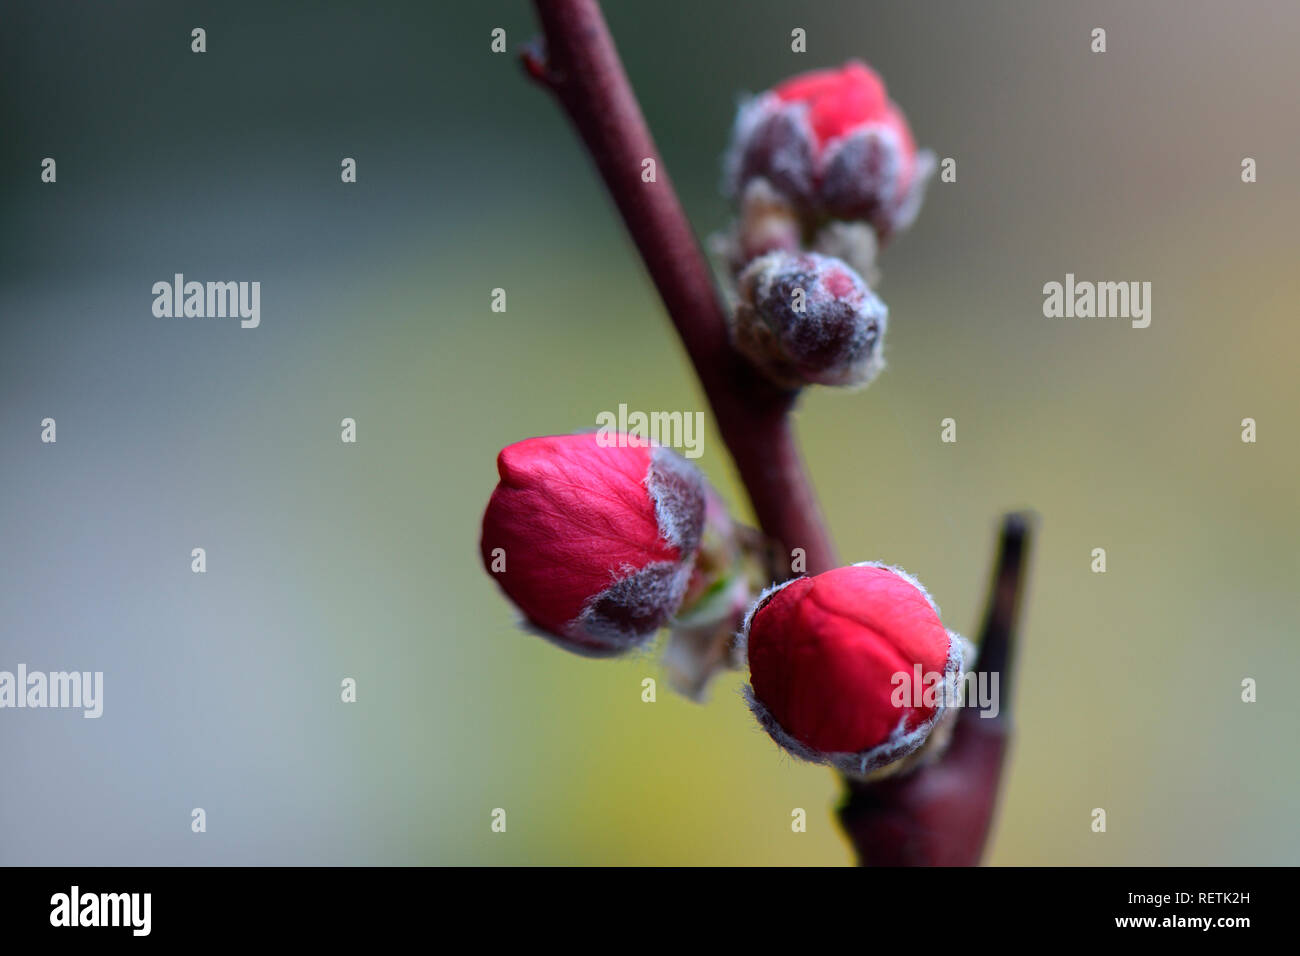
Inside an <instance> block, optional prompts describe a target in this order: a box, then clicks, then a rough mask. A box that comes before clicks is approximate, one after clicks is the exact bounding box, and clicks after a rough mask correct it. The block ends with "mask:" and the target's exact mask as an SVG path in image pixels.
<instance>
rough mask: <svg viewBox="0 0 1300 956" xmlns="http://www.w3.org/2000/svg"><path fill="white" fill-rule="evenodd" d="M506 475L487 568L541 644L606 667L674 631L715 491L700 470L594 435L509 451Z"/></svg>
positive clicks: (490, 523)
mask: <svg viewBox="0 0 1300 956" xmlns="http://www.w3.org/2000/svg"><path fill="white" fill-rule="evenodd" d="M601 439H604V440H603V441H602V440H601ZM497 470H498V472H499V473H500V476H501V481H500V483H499V484H498V485H497V487H496V490H495V491H493V492H492V498H491V500H490V501H489V502H488V506H487V510H486V512H484V515H483V536H482V540H481V542H480V548H481V550H482V554H483V563H484V566H485V567H486V568H487V569H488V572H489V573H490V574H492V576H493V577H494V578H496V579H497V583H498V584H500V585H501V589H502V590H503V591H505V593H506V596H507V597H509V598H510V600H511V601H513V602H514V604H515V605H516V606H517V607H518V608H519V609H520V610H521V611H522V612H523V614H524V616H525V618H526V619H527V622H528V623H529V624H531V625H532V626H533V627H534V628H535V629H537V630H538V631H540V632H541V633H542V636H544V637H548V638H550V639H551V640H553V641H555V642H556V643H558V644H560V645H561V646H562V647H565V648H567V649H569V650H572V651H575V652H577V653H580V654H585V655H588V656H607V655H612V654H618V653H621V652H623V651H626V650H629V649H631V648H634V647H637V646H639V645H641V644H643V643H644V642H645V641H647V640H648V639H649V638H650V637H652V636H653V635H654V633H655V631H656V630H658V629H659V628H660V627H661V626H663V625H664V624H665V623H666V622H667V621H668V619H669V618H670V617H671V616H672V615H673V613H674V612H675V611H676V610H677V608H678V606H679V605H680V604H681V602H682V598H683V596H684V595H685V593H686V590H687V585H688V584H689V583H690V581H691V573H692V569H693V566H694V560H695V553H696V549H697V547H698V545H699V541H700V534H701V531H702V528H703V524H704V509H705V494H706V488H707V485H706V483H705V481H704V478H703V476H702V475H701V474H700V473H699V472H698V471H697V470H696V469H695V467H694V466H693V465H691V464H690V463H689V462H687V461H686V460H685V459H683V458H681V457H680V456H678V455H677V454H676V453H674V452H672V451H669V450H668V449H666V448H659V447H653V446H651V445H650V444H648V443H647V442H645V441H644V440H642V439H640V438H637V437H635V436H628V435H619V436H617V441H613V440H612V436H601V435H598V434H597V433H588V434H580V435H557V436H552V437H548V438H530V439H528V440H526V441H521V442H518V443H516V444H514V445H510V446H508V447H506V448H504V449H502V451H501V454H500V455H498V456H497Z"/></svg>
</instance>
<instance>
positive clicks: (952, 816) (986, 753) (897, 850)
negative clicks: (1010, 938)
mask: <svg viewBox="0 0 1300 956" xmlns="http://www.w3.org/2000/svg"><path fill="white" fill-rule="evenodd" d="M1031 526H1032V519H1031V518H1030V516H1028V515H1025V514H1009V515H1007V516H1006V517H1004V518H1003V519H1002V531H1001V535H1000V539H999V545H998V555H997V561H996V564H995V566H994V570H993V580H992V583H991V584H990V586H989V596H988V606H987V610H986V611H985V616H984V626H983V630H982V633H981V635H980V639H979V640H980V650H979V655H978V658H977V659H976V661H975V670H976V671H977V672H980V673H985V674H990V675H991V674H997V675H998V688H997V702H998V713H997V716H996V717H989V716H981V710H980V709H978V708H976V707H973V706H966V707H963V708H962V710H961V713H960V714H959V715H958V717H957V727H956V729H955V730H954V731H953V736H952V741H951V743H950V745H949V747H948V750H947V751H946V752H945V753H944V755H943V757H942V758H941V759H940V760H938V761H937V762H936V763H934V764H931V765H929V766H926V767H922V768H921V769H919V770H917V771H915V772H913V773H910V774H907V775H905V776H900V777H897V778H887V779H885V780H881V781H878V782H876V783H858V782H853V781H849V782H848V785H847V794H846V796H845V800H844V803H843V805H842V806H841V807H840V811H839V815H840V823H841V824H842V825H843V826H844V830H845V832H846V833H848V835H849V839H850V840H852V841H853V846H854V848H855V849H856V850H857V854H858V862H859V863H861V864H863V865H871V866H973V865H975V864H976V863H978V862H979V860H980V854H981V853H982V852H983V850H984V844H985V842H986V841H987V839H988V835H989V830H990V829H991V828H992V823H993V811H994V809H995V808H996V805H997V796H998V783H999V781H1000V780H1001V779H1002V762H1003V758H1004V757H1005V756H1006V749H1007V742H1008V739H1009V737H1010V734H1011V708H1012V703H1013V697H1012V670H1013V668H1014V666H1015V638H1016V628H1017V626H1018V621H1019V615H1020V598H1021V594H1022V593H1023V591H1024V580H1025V569H1026V567H1027V563H1028V552H1029V544H1030V533H1031ZM990 686H991V685H990ZM968 703H969V702H968Z"/></svg>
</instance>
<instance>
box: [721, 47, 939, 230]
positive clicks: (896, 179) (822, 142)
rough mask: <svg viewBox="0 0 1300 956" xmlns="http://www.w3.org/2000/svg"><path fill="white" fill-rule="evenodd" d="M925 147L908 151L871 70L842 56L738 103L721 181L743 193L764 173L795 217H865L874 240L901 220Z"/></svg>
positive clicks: (902, 124) (917, 199) (923, 170)
mask: <svg viewBox="0 0 1300 956" xmlns="http://www.w3.org/2000/svg"><path fill="white" fill-rule="evenodd" d="M933 171H934V156H933V154H932V153H930V152H928V151H925V150H921V151H918V150H917V148H916V144H915V142H914V141H913V139H912V131H911V130H910V129H909V128H908V125H907V119H906V118H905V117H904V116H903V113H902V111H901V110H900V109H899V108H898V107H897V106H896V105H895V104H894V103H892V102H891V101H890V99H889V97H888V95H887V93H886V92H885V85H884V83H883V82H882V81H881V79H880V77H879V76H877V75H876V73H875V72H874V71H873V70H872V69H871V68H870V67H868V66H867V65H866V64H864V63H861V62H858V61H850V62H849V63H846V64H845V65H844V66H843V67H842V68H840V69H838V70H834V69H832V70H817V71H814V72H811V73H804V74H802V75H800V76H796V77H793V78H791V79H789V80H787V81H785V82H784V83H782V84H780V85H779V86H776V87H774V88H773V89H771V90H769V91H767V92H765V93H762V94H760V95H758V96H756V97H754V98H752V99H751V100H749V101H748V102H746V103H745V104H744V105H743V106H742V107H741V109H740V112H739V114H738V116H737V118H736V125H735V129H734V130H733V132H732V142H731V148H730V150H729V153H728V160H727V175H728V186H729V189H730V191H731V193H732V196H733V198H735V199H737V200H742V201H743V200H744V199H745V196H746V194H747V193H748V192H749V189H750V187H751V185H752V184H754V183H755V182H756V181H758V180H764V181H766V183H767V184H769V185H770V186H771V188H772V189H775V190H776V191H777V192H779V193H780V194H781V195H783V196H785V197H786V198H788V199H789V200H790V201H791V202H792V203H794V204H795V205H796V206H798V207H799V208H800V209H801V211H802V212H803V214H804V218H805V219H806V220H808V221H812V220H815V219H818V218H822V217H828V216H829V217H831V218H834V219H843V220H861V221H865V222H869V223H870V224H871V225H872V227H873V228H874V229H875V231H876V234H877V236H878V237H879V238H880V240H881V241H882V242H883V241H884V240H886V239H887V238H889V237H890V236H891V235H893V234H894V233H896V232H900V231H902V230H903V229H906V228H907V227H908V226H909V225H911V223H912V220H913V219H915V218H916V213H917V211H918V210H919V209H920V206H921V200H922V198H923V197H924V193H925V185H926V181H927V179H928V178H929V176H930V175H931V173H933Z"/></svg>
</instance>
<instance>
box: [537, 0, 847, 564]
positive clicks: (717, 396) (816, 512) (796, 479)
mask: <svg viewBox="0 0 1300 956" xmlns="http://www.w3.org/2000/svg"><path fill="white" fill-rule="evenodd" d="M536 5H537V12H538V15H539V17H540V19H541V22H542V29H543V31H544V33H545V37H546V43H545V49H544V51H543V50H541V49H536V48H535V49H532V50H529V51H527V52H526V53H525V55H524V65H525V67H526V68H527V70H528V73H529V75H530V76H532V77H533V78H534V79H536V80H538V81H539V82H540V83H542V85H544V86H545V87H546V88H547V89H549V90H551V91H552V92H553V93H554V94H555V96H556V98H557V99H558V100H559V102H560V104H561V105H562V106H563V107H564V109H565V112H567V113H568V115H569V118H570V120H572V122H573V125H574V126H575V127H577V130H578V135H579V136H581V137H582V141H583V143H584V144H585V145H586V147H587V151H588V152H589V153H590V154H591V157H592V159H593V160H594V161H595V163H596V167H597V169H599V171H600V175H601V177H602V178H603V179H604V181H605V185H606V186H607V187H608V189H609V192H610V195H611V196H612V197H613V199H614V203H615V204H616V205H617V206H618V210H619V212H620V213H621V214H622V216H623V221H624V222H625V223H626V224H627V229H628V232H629V233H631V236H632V240H633V241H634V242H635V243H636V247H637V250H638V251H639V252H640V253H641V257H642V259H644V260H645V264H646V268H647V269H648V270H649V272H650V277H651V278H652V279H653V280H654V283H655V287H656V288H658V290H659V295H660V296H661V297H662V298H663V301H664V305H665V306H666V307H667V309H668V315H669V317H670V318H671V319H672V321H673V325H674V326H676V328H677V334H678V335H679V336H680V337H681V340H682V345H683V346H685V348H686V352H687V354H688V355H689V356H690V359H691V364H693V365H694V366H695V372H696V374H697V375H698V376H699V379H700V384H701V385H702V386H703V387H704V394H705V397H706V398H707V399H708V402H709V405H710V406H711V407H712V409H713V413H714V416H715V418H716V419H717V422H718V430H719V431H720V432H721V433H722V439H723V441H724V442H726V444H727V448H728V450H730V452H731V456H732V458H733V459H734V460H735V462H736V468H737V470H738V471H739V472H740V479H741V481H742V482H743V483H744V485H745V488H746V490H747V491H748V493H749V497H750V501H751V503H752V504H753V507H754V514H755V516H756V517H757V519H758V523H759V526H760V527H762V529H763V530H764V531H765V532H766V533H767V534H768V535H769V536H770V537H772V538H773V539H775V540H776V541H778V542H780V545H781V547H782V548H783V549H784V550H785V552H786V554H787V556H788V554H789V551H790V549H791V548H796V547H798V548H803V549H804V551H805V552H806V556H807V569H808V572H809V573H810V574H817V573H819V572H821V571H826V570H829V569H831V568H833V567H835V566H836V565H837V564H838V562H837V561H836V558H835V552H834V548H833V546H832V544H831V539H830V536H829V535H828V534H827V533H826V529H825V526H824V524H823V523H822V519H821V512H820V509H819V508H818V506H817V500H816V498H815V496H814V494H813V490H812V486H811V485H810V484H809V482H808V478H807V475H806V474H805V472H804V467H803V463H802V461H801V460H800V456H799V450H798V447H797V445H796V444H795V440H794V434H793V432H792V431H791V428H790V421H789V411H790V408H791V405H792V404H793V401H794V397H795V395H794V393H792V392H786V391H782V390H780V389H778V388H777V387H776V386H774V385H772V384H770V383H769V382H768V381H767V380H766V379H764V378H763V377H762V376H761V375H760V374H759V373H758V372H756V371H755V370H754V369H753V368H752V367H751V366H750V365H749V364H748V363H747V362H745V361H744V360H743V359H742V358H741V357H740V356H739V355H738V354H737V353H736V352H735V351H733V350H732V348H731V345H730V342H729V341H728V338H727V320H726V316H725V315H724V314H723V311H722V304H721V301H720V300H719V298H718V294H717V290H716V289H715V288H714V284H713V276H712V273H711V272H710V271H709V266H708V262H707V260H706V259H705V258H704V255H703V253H702V252H701V251H700V248H699V244H698V243H697V242H696V240H695V235H694V233H693V232H692V231H691V226H690V223H689V222H688V221H687V219H686V214H685V213H684V212H683V211H682V207H681V203H680V202H679V201H678V199H677V193H676V191H675V190H674V189H673V186H672V181H671V179H670V178H669V176H668V170H667V169H665V167H664V163H663V159H662V157H660V155H659V151H658V149H656V147H655V144H654V140H653V138H652V137H651V136H650V130H649V128H648V127H647V126H646V122H645V118H644V117H643V116H642V115H641V108H640V106H639V105H638V103H637V100H636V96H635V94H634V93H633V92H632V87H631V85H630V84H629V83H628V79H627V75H626V73H624V71H623V64H622V63H621V62H620V60H619V57H618V51H617V50H615V48H614V41H613V39H612V38H611V37H610V35H609V29H608V28H607V27H606V26H605V20H604V17H603V16H602V15H601V12H600V8H599V6H598V5H597V4H596V2H595V0H536ZM646 159H653V160H654V164H655V182H643V181H642V178H641V174H642V169H643V163H644V161H645V160H646ZM787 567H788V563H787Z"/></svg>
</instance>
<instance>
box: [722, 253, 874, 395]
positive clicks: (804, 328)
mask: <svg viewBox="0 0 1300 956" xmlns="http://www.w3.org/2000/svg"><path fill="white" fill-rule="evenodd" d="M736 291H737V295H738V301H737V304H736V308H735V309H734V312H733V316H732V326H731V333H732V341H733V342H734V343H735V345H736V348H737V349H738V350H739V351H740V352H741V353H743V354H744V355H745V356H746V357H747V358H749V360H750V361H751V362H753V363H754V364H755V365H757V366H758V367H759V368H760V369H762V370H763V372H765V373H766V374H767V376H768V377H769V378H770V379H772V381H774V382H776V383H777V384H778V385H782V386H784V387H786V388H798V387H799V386H801V385H805V384H809V383H817V384H821V385H865V384H867V383H868V382H870V381H871V380H872V379H873V378H875V376H876V374H877V373H878V372H879V371H880V370H881V369H882V368H883V367H884V358H883V354H882V353H883V339H884V335H885V326H886V324H887V320H888V317H889V310H888V309H887V308H886V307H885V303H884V302H882V301H881V300H880V299H879V298H878V297H877V296H876V294H875V293H874V292H872V291H871V289H870V288H868V287H867V284H866V283H865V282H863V281H862V278H861V277H860V276H859V275H858V274H857V273H856V272H854V271H853V269H851V268H850V267H849V266H848V265H847V264H846V263H844V262H843V261H841V260H839V259H835V258H832V257H830V256H823V255H819V254H818V253H815V252H805V253H790V252H770V253H768V254H767V255H765V256H761V257H759V258H758V259H755V260H754V261H753V262H751V263H750V264H749V265H748V266H747V267H746V268H745V270H744V271H743V272H741V274H740V276H739V277H738V278H737V281H736Z"/></svg>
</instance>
